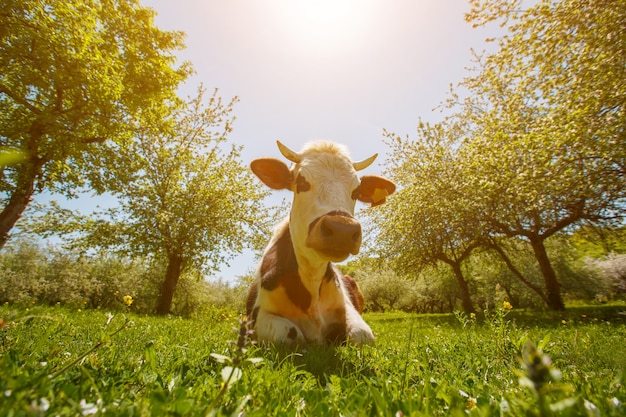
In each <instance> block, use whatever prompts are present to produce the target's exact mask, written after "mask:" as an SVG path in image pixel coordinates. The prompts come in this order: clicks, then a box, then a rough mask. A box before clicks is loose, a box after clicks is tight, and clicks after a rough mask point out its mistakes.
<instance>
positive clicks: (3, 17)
mask: <svg viewBox="0 0 626 417" xmlns="http://www.w3.org/2000/svg"><path fill="white" fill-rule="evenodd" d="M153 17H154V12H153V11H152V10H150V9H148V8H145V7H142V6H140V4H139V1H138V0H38V1H33V0H5V1H3V2H2V5H0V68H2V71H1V72H0V151H3V152H5V151H10V152H13V153H17V154H18V155H22V156H23V157H22V158H20V159H18V160H17V161H14V163H12V164H10V165H4V166H0V169H1V171H0V172H1V173H0V197H1V198H0V200H1V202H2V207H1V208H0V248H1V247H2V246H4V244H5V243H6V241H7V239H8V234H9V232H10V230H11V229H12V228H13V226H14V225H15V223H16V222H17V220H18V219H19V218H20V216H21V215H22V213H23V212H24V210H25V208H26V207H27V206H28V204H29V203H30V201H31V199H32V197H33V196H34V195H35V194H36V193H39V192H41V191H44V190H48V191H51V192H57V193H62V194H64V195H66V196H73V195H74V193H75V192H76V190H77V189H79V188H80V187H82V186H84V185H86V184H89V185H90V186H91V187H92V188H93V189H94V190H96V191H97V192H102V191H103V190H104V186H105V183H104V182H103V177H106V176H107V174H106V173H107V171H108V169H109V168H110V166H108V165H107V164H111V157H113V156H115V153H113V152H111V150H110V149H109V146H110V144H112V143H114V144H116V148H119V147H123V146H124V144H125V143H126V141H127V140H128V139H129V138H130V137H131V135H132V129H131V126H130V123H129V122H132V121H133V120H135V119H136V118H137V117H139V116H140V115H141V113H142V111H143V110H145V109H148V108H150V109H151V111H156V109H157V108H159V107H162V106H164V105H165V104H167V103H168V102H172V101H173V102H175V101H176V96H175V90H176V88H177V86H178V85H179V83H180V82H181V81H182V80H184V79H185V78H186V77H187V75H188V74H189V73H190V67H189V66H188V65H187V64H183V65H180V66H178V67H175V66H174V64H175V57H174V55H173V52H174V51H176V50H179V49H182V47H183V43H182V36H183V35H182V33H177V32H165V31H161V30H159V29H158V28H156V27H155V26H154V25H153Z"/></svg>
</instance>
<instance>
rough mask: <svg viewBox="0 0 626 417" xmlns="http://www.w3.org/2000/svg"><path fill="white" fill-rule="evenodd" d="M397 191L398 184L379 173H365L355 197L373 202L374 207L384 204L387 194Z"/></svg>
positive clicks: (365, 201)
mask: <svg viewBox="0 0 626 417" xmlns="http://www.w3.org/2000/svg"><path fill="white" fill-rule="evenodd" d="M394 191H396V184H394V183H393V182H391V181H389V180H388V179H387V178H383V177H379V176H378V175H364V176H362V177H361V185H360V186H359V188H357V189H356V190H355V194H357V195H356V196H355V197H356V199H358V200H359V201H362V202H364V203H372V207H374V206H378V205H380V204H383V203H384V202H385V201H386V199H387V196H389V195H391V194H393V192H394Z"/></svg>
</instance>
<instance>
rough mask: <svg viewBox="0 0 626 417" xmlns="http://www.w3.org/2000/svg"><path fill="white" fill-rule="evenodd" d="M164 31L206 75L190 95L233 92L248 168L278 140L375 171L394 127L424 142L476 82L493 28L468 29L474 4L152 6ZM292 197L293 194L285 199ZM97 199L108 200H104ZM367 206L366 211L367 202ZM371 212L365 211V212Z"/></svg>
mask: <svg viewBox="0 0 626 417" xmlns="http://www.w3.org/2000/svg"><path fill="white" fill-rule="evenodd" d="M142 4H143V5H145V6H148V7H151V8H153V9H154V10H155V11H156V12H157V16H156V18H155V24H156V25H157V26H158V27H159V28H161V29H164V30H177V31H183V32H185V33H186V37H185V44H186V49H185V50H183V51H181V52H180V53H178V56H179V59H180V60H181V61H183V60H184V61H189V62H191V63H192V65H193V67H194V69H195V75H194V76H193V77H191V78H190V79H189V80H188V81H187V83H186V84H185V85H184V86H183V87H181V91H180V92H181V94H182V95H183V96H187V95H194V94H195V91H196V88H197V86H198V85H199V84H200V83H202V84H203V85H204V87H206V88H207V89H208V90H209V91H210V90H213V89H214V88H218V89H219V94H220V95H221V96H222V97H223V98H224V99H230V98H232V97H234V96H237V97H238V98H239V102H238V103H237V104H236V106H235V109H234V115H235V117H236V121H235V124H234V131H233V132H232V133H231V134H230V136H229V139H230V141H231V142H232V143H235V144H238V145H243V146H244V149H243V152H242V160H243V162H244V163H245V164H246V165H247V164H249V162H250V161H251V160H252V159H254V158H258V157H264V156H272V157H279V158H282V156H281V155H280V154H279V152H278V149H277V148H276V144H275V141H276V140H277V139H278V140H280V141H281V142H283V143H284V144H286V145H287V146H288V147H290V148H292V149H294V150H296V151H297V150H299V149H301V147H302V146H303V145H304V144H305V143H306V142H308V141H310V140H314V139H329V140H333V141H335V142H339V143H342V144H344V145H346V146H347V147H348V149H349V150H350V153H351V156H352V158H353V159H354V160H360V159H364V158H367V157H369V156H370V155H372V154H374V153H378V154H379V157H378V160H377V161H376V162H375V163H374V165H372V166H371V167H370V168H368V169H367V170H366V171H367V172H366V173H367V174H380V173H382V171H383V169H384V162H385V159H386V158H387V155H386V152H387V149H386V146H385V144H384V142H383V140H384V137H383V129H386V130H388V131H390V132H394V133H396V134H400V135H402V136H405V135H407V134H408V135H412V136H413V135H414V132H415V129H416V126H417V123H418V121H419V120H420V119H421V120H423V121H431V122H435V121H438V120H440V119H441V118H442V114H441V112H440V111H439V110H434V109H435V108H436V107H437V106H439V105H440V104H441V103H442V102H443V101H444V100H445V99H446V97H447V95H448V92H449V89H450V85H451V84H456V83H458V82H459V81H461V80H462V78H463V77H464V76H466V75H468V72H467V71H466V69H465V68H466V67H468V66H471V49H472V48H474V49H475V50H477V51H482V50H483V49H484V48H485V43H484V39H485V38H486V37H487V36H488V35H489V34H488V33H486V32H485V30H484V29H472V27H471V25H470V24H468V23H466V22H465V21H464V14H465V13H466V12H467V11H468V10H469V4H468V2H467V0H176V1H175V0H143V1H142ZM274 193H275V194H276V197H277V198H279V199H283V198H286V199H290V198H291V196H290V195H289V192H288V191H280V192H276V191H274ZM93 201H97V200H96V199H94V200H93ZM359 205H360V203H359ZM359 208H360V207H357V210H358V209H359ZM230 263H231V266H230V267H224V268H222V269H221V271H220V273H218V274H216V278H217V277H221V278H223V279H225V280H227V281H232V280H234V277H236V276H239V275H244V274H246V273H248V272H250V271H251V270H252V269H253V268H254V266H255V258H254V254H252V253H249V252H247V253H246V254H244V255H242V256H239V257H237V258H235V259H234V260H232V261H231V262H230Z"/></svg>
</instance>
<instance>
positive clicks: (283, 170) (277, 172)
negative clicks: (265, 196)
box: [250, 158, 292, 190]
mask: <svg viewBox="0 0 626 417" xmlns="http://www.w3.org/2000/svg"><path fill="white" fill-rule="evenodd" d="M250 169H252V172H254V173H255V175H256V176H257V177H259V179H260V180H261V181H263V183H264V184H265V185H267V186H268V187H270V188H273V189H274V190H284V189H290V188H291V177H292V175H291V171H290V170H289V167H287V165H286V164H285V163H284V162H283V161H281V160H279V159H275V158H259V159H255V160H253V161H252V162H251V163H250Z"/></svg>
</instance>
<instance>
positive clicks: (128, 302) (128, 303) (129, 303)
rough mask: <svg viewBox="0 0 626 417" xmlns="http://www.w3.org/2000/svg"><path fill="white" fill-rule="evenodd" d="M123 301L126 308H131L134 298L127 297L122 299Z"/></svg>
mask: <svg viewBox="0 0 626 417" xmlns="http://www.w3.org/2000/svg"><path fill="white" fill-rule="evenodd" d="M122 300H123V301H124V304H126V307H130V305H131V304H132V303H133V301H134V300H133V297H131V296H130V295H125V296H124V297H122Z"/></svg>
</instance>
